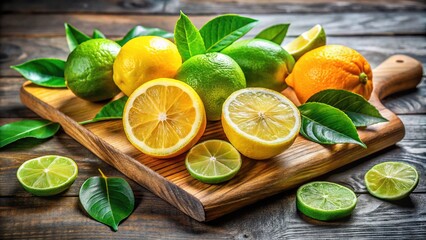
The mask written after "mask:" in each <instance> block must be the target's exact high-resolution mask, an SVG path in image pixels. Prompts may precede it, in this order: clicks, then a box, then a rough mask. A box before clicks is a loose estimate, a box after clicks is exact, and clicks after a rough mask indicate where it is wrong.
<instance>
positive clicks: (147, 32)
mask: <svg viewBox="0 0 426 240" xmlns="http://www.w3.org/2000/svg"><path fill="white" fill-rule="evenodd" d="M140 36H158V37H163V38H173V33H169V32H167V31H166V30H163V29H160V28H148V27H144V26H135V27H134V28H132V29H131V30H130V31H129V32H128V33H127V34H126V35H125V36H124V37H123V38H122V39H120V40H117V41H116V42H117V43H118V44H119V45H120V46H123V45H124V44H126V43H127V42H128V41H130V40H131V39H133V38H135V37H140Z"/></svg>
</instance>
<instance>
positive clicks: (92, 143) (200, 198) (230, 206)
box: [21, 56, 422, 221]
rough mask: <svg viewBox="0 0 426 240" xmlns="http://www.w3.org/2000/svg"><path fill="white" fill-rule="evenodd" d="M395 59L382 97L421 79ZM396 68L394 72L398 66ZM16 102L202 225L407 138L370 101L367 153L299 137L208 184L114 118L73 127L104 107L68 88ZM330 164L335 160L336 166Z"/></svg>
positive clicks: (384, 70)
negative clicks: (154, 153) (148, 149)
mask: <svg viewBox="0 0 426 240" xmlns="http://www.w3.org/2000/svg"><path fill="white" fill-rule="evenodd" d="M396 57H397V59H398V60H400V59H402V60H403V62H399V61H398V62H397V61H396V60H397V59H396V58H390V59H389V60H387V62H385V63H384V65H381V66H380V68H379V69H378V72H376V71H375V72H374V74H376V76H377V77H376V79H377V80H376V81H377V83H378V84H376V85H375V89H376V91H375V93H377V94H380V96H382V97H384V96H386V94H387V93H391V91H390V90H388V86H389V85H388V82H386V81H384V80H385V79H388V80H389V81H391V82H395V83H400V82H401V81H402V80H401V79H404V80H405V81H404V84H400V85H399V86H400V88H401V89H406V88H408V87H413V85H414V86H415V85H417V84H418V82H419V81H420V79H421V76H422V73H421V70H422V68H421V64H420V63H419V62H417V61H416V60H414V59H412V58H410V57H407V56H396ZM395 64H397V66H398V68H395V66H396V65H395ZM386 65H388V67H389V68H388V67H386ZM402 66H403V67H402ZM393 69H397V70H398V71H397V72H395V71H394V70H393ZM405 70H407V71H405ZM389 73H391V74H389ZM387 74H389V75H387ZM392 90H394V89H392ZM21 100H22V102H23V103H24V104H25V105H27V106H28V107H30V108H31V109H33V110H34V111H35V112H36V113H37V114H39V115H40V116H42V117H44V118H47V119H50V120H52V121H56V122H60V123H61V125H62V127H63V128H64V129H65V131H66V132H67V133H68V134H69V135H70V136H72V137H73V138H75V139H76V140H77V141H79V142H80V143H82V144H83V145H84V146H86V147H87V148H89V149H90V150H91V151H92V152H94V153H95V154H96V155H97V156H98V157H100V158H101V159H103V160H104V161H106V162H107V163H109V164H110V165H112V166H114V167H116V168H117V169H118V170H120V171H121V172H123V173H124V174H125V175H127V176H128V177H129V178H131V179H133V180H135V181H136V182H138V183H139V184H141V185H143V186H145V187H147V188H148V189H149V190H151V191H152V192H154V193H155V194H157V195H159V196H160V197H161V198H163V199H165V200H166V201H168V202H170V203H171V204H172V205H174V206H176V207H177V208H179V209H180V210H182V211H183V212H184V213H186V214H188V215H189V216H191V217H193V218H195V219H197V220H199V221H208V220H212V219H214V218H217V217H219V216H221V215H224V214H226V213H229V212H231V211H234V210H235V209H237V208H240V207H242V206H244V205H247V204H250V203H253V202H255V201H257V200H259V199H263V198H265V197H267V196H271V195H273V194H276V193H278V192H280V191H283V190H285V189H289V188H292V187H295V186H296V185H298V184H300V183H302V182H304V181H307V180H309V179H312V178H314V177H317V176H319V175H322V174H324V173H326V172H329V171H331V170H334V169H336V168H338V167H342V166H343V165H345V164H348V163H350V162H353V161H355V160H357V159H359V158H361V157H364V156H367V155H369V154H371V153H373V152H376V151H378V150H381V149H383V148H385V147H387V146H390V145H392V144H394V143H395V142H397V141H399V140H401V139H402V137H403V135H404V128H403V125H402V123H401V122H400V120H399V119H398V118H397V117H396V116H395V115H394V114H393V113H392V112H390V111H389V110H387V109H386V108H384V107H383V106H381V104H380V102H379V100H378V99H377V98H375V99H374V100H375V101H374V102H373V103H374V104H376V105H377V106H378V108H379V109H380V111H381V113H382V114H383V115H384V116H385V117H386V118H387V119H389V123H382V124H377V125H374V126H371V127H368V128H367V129H365V130H360V131H359V134H360V137H361V139H362V140H363V141H364V142H365V143H366V144H367V146H368V148H367V149H363V148H361V147H360V146H355V145H333V146H322V145H319V144H316V143H313V142H309V141H307V140H305V139H303V138H302V137H298V138H297V139H296V141H295V143H294V144H293V146H292V147H291V148H290V149H289V150H287V151H286V152H284V153H283V154H281V155H279V156H277V157H275V158H273V159H270V160H268V161H266V162H264V161H263V162H261V161H253V160H249V159H247V158H244V160H243V166H242V168H241V170H240V172H239V174H238V175H237V176H236V177H235V178H234V179H232V180H231V181H229V182H228V183H225V184H222V185H208V184H204V183H200V182H198V181H196V180H194V179H193V178H191V177H190V176H189V174H188V173H187V171H186V169H185V166H184V164H183V157H184V156H179V157H176V158H174V159H171V160H166V161H165V160H159V159H155V158H151V157H148V156H146V155H143V154H142V153H140V152H139V151H137V150H136V149H135V148H134V147H133V146H131V145H130V144H129V142H128V141H127V140H126V137H125V135H124V132H123V130H122V125H121V121H119V120H118V121H109V122H103V123H95V124H91V125H88V126H87V128H85V127H82V126H80V125H78V124H77V123H76V122H78V121H83V120H87V119H90V118H91V117H93V116H94V115H95V114H96V112H97V110H98V109H99V108H100V107H101V105H100V104H95V103H89V102H86V101H83V100H81V99H77V98H76V97H75V96H74V95H73V94H72V93H71V92H70V91H69V90H65V89H49V90H47V89H45V88H40V87H37V86H34V85H32V84H25V85H24V87H23V88H22V90H21ZM210 138H219V139H225V136H224V134H223V132H222V128H221V125H220V122H216V123H210V124H209V125H208V127H207V129H206V132H205V134H204V137H203V139H210ZM203 139H202V140H203ZM379 139H380V141H378V140H379ZM334 159H339V161H333V160H334ZM283 176H284V177H283ZM266 186H267V187H266Z"/></svg>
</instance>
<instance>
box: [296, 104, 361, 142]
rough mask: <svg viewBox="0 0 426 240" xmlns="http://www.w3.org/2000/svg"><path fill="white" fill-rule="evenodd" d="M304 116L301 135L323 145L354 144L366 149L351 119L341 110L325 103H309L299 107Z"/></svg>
mask: <svg viewBox="0 0 426 240" xmlns="http://www.w3.org/2000/svg"><path fill="white" fill-rule="evenodd" d="M299 111H300V115H301V116H302V125H301V127H300V134H302V135H303V136H304V137H305V138H307V139H309V140H311V141H313V142H317V143H321V144H336V143H354V144H358V145H360V146H362V147H364V148H366V147H367V146H366V145H365V144H364V143H363V142H362V141H361V139H360V138H359V136H358V132H357V130H356V128H355V125H354V124H353V123H352V121H351V119H350V118H349V117H348V116H347V115H346V114H345V113H344V112H342V111H341V110H339V109H337V108H335V107H332V106H329V105H327V104H324V103H317V102H309V103H305V104H303V105H301V106H299Z"/></svg>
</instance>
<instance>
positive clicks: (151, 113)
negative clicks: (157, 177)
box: [123, 78, 206, 158]
mask: <svg viewBox="0 0 426 240" xmlns="http://www.w3.org/2000/svg"><path fill="white" fill-rule="evenodd" d="M123 125H124V131H125V133H126V136H127V138H128V140H129V141H130V142H131V143H132V145H133V146H135V147H136V148H138V149H139V150H140V151H142V152H143V153H145V154H147V155H150V156H154V157H158V158H170V157H174V156H177V155H179V154H181V153H183V152H185V151H187V150H188V149H189V148H191V147H192V146H193V145H194V144H195V143H196V142H197V141H198V139H200V137H201V136H202V135H203V133H204V130H205V128H206V113H205V111H204V106H203V103H202V101H201V99H200V97H199V96H198V94H197V93H196V92H195V91H194V90H193V89H192V88H191V87H190V86H189V85H187V84H185V83H183V82H181V81H178V80H174V79H169V78H159V79H156V80H152V81H149V82H147V83H145V84H143V85H142V86H140V87H139V88H137V89H136V90H135V91H134V92H133V93H132V94H131V95H130V97H129V99H128V101H127V103H126V106H125V107H124V112H123Z"/></svg>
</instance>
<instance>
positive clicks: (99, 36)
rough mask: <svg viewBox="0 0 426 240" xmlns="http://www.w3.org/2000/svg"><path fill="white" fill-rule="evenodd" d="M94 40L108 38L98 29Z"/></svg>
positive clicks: (93, 36)
mask: <svg viewBox="0 0 426 240" xmlns="http://www.w3.org/2000/svg"><path fill="white" fill-rule="evenodd" d="M92 38H93V39H97V38H106V37H105V34H103V33H102V32H101V31H99V30H98V29H94V30H93V34H92Z"/></svg>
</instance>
